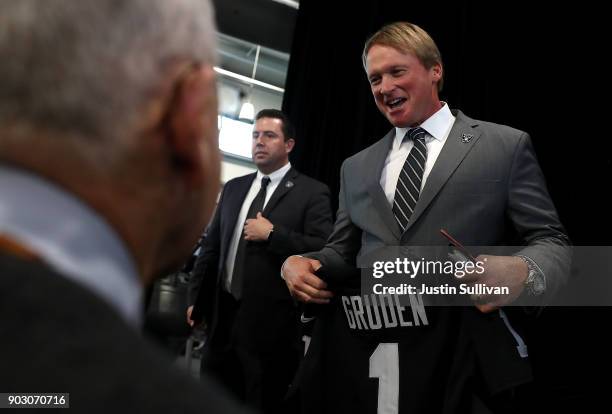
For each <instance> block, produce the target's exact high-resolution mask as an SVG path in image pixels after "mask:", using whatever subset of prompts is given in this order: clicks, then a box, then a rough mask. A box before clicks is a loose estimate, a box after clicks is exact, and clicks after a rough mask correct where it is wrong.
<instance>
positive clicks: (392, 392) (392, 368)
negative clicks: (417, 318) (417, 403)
mask: <svg viewBox="0 0 612 414" xmlns="http://www.w3.org/2000/svg"><path fill="white" fill-rule="evenodd" d="M370 378H378V410H377V414H398V412H399V349H398V346H397V344H396V343H388V344H378V346H377V347H376V350H375V351H374V353H372V356H371V357H370Z"/></svg>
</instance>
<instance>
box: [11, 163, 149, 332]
mask: <svg viewBox="0 0 612 414" xmlns="http://www.w3.org/2000/svg"><path fill="white" fill-rule="evenodd" d="M0 194H2V197H0V233H3V234H6V235H7V236H9V237H11V238H13V239H14V240H15V241H17V242H19V243H22V244H23V245H25V246H27V247H29V248H30V249H32V250H33V251H35V252H36V253H37V255H38V256H39V257H41V258H42V260H43V261H44V262H45V263H46V264H47V265H49V266H50V267H51V268H53V269H54V270H55V271H56V272H58V273H60V274H62V275H63V276H65V277H66V278H68V279H71V280H73V281H74V282H76V283H79V284H81V285H82V286H85V287H86V288H88V289H89V290H91V291H93V292H94V293H96V294H97V295H98V296H99V297H101V298H102V299H103V300H105V301H106V302H107V303H109V304H110V305H111V306H112V307H113V308H114V309H115V310H116V311H117V312H118V313H119V314H120V315H121V316H123V318H124V319H125V320H127V321H128V322H129V323H131V324H133V325H137V326H138V325H140V324H141V322H142V287H141V282H140V280H139V278H138V274H137V271H136V265H135V263H134V260H133V258H132V257H131V256H130V254H129V252H128V250H127V248H126V246H125V244H124V243H123V241H122V240H121V239H120V238H119V236H118V235H117V233H116V232H115V231H114V229H113V228H112V227H111V226H110V225H109V224H108V223H107V222H106V220H105V219H104V218H103V217H102V216H100V215H99V214H98V213H97V212H96V211H94V210H93V209H91V208H90V207H89V206H87V205H86V204H84V203H83V202H82V201H81V200H79V199H78V198H76V197H75V196H74V195H72V194H70V193H68V192H66V191H64V190H63V189H61V188H60V187H58V186H56V185H54V184H52V183H51V182H49V181H46V180H45V179H44V178H42V177H39V176H36V175H33V174H31V173H28V172H26V171H24V170H18V169H15V168H11V167H8V166H5V165H2V164H0Z"/></svg>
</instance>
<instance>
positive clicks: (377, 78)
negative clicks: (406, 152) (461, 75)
mask: <svg viewBox="0 0 612 414" xmlns="http://www.w3.org/2000/svg"><path fill="white" fill-rule="evenodd" d="M366 72H367V75H368V81H369V82H370V87H371V89H372V95H374V100H375V101H376V106H377V107H378V109H379V110H380V112H382V114H383V115H384V116H385V117H386V118H387V119H388V120H389V122H391V124H392V125H393V126H396V127H412V126H417V125H420V124H421V123H422V122H423V121H425V120H426V119H427V118H429V117H430V116H431V115H433V114H434V113H435V112H436V111H437V110H438V109H440V108H441V107H442V104H441V102H440V99H439V98H438V82H439V81H440V79H441V77H442V66H441V65H440V64H434V65H432V67H431V68H429V69H427V68H426V67H425V66H423V64H422V63H421V61H420V60H419V59H418V58H417V57H416V56H415V55H414V54H413V53H404V52H401V51H399V50H397V49H395V48H393V47H390V46H384V45H378V44H376V45H373V46H372V47H371V48H370V50H369V51H368V54H367V58H366Z"/></svg>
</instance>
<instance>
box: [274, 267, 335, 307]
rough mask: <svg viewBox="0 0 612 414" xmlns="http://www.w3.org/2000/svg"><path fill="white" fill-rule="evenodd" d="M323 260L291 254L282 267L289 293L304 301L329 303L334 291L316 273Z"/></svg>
mask: <svg viewBox="0 0 612 414" xmlns="http://www.w3.org/2000/svg"><path fill="white" fill-rule="evenodd" d="M320 267H321V262H319V261H318V260H314V259H309V258H306V257H299V256H291V257H289V258H288V259H287V261H286V262H285V264H284V266H283V268H282V269H281V272H282V275H283V278H284V279H285V283H286V284H287V287H288V288H289V293H291V296H293V297H294V298H295V299H297V300H299V301H300V302H304V303H318V304H325V303H329V299H330V298H331V297H332V296H333V293H332V292H331V291H329V290H327V289H326V288H327V283H325V282H324V281H323V280H321V279H320V278H319V277H318V276H316V275H315V274H314V272H316V271H317V269H319V268H320Z"/></svg>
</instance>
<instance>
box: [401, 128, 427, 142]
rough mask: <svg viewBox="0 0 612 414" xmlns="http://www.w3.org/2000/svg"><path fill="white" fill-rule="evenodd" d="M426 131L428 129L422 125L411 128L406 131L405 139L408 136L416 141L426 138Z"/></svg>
mask: <svg viewBox="0 0 612 414" xmlns="http://www.w3.org/2000/svg"><path fill="white" fill-rule="evenodd" d="M426 133H427V131H425V130H424V129H423V128H421V127H416V128H411V129H409V130H408V132H406V135H405V136H404V140H405V139H406V138H408V139H409V140H411V141H416V140H417V139H423V138H425V134H426Z"/></svg>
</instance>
